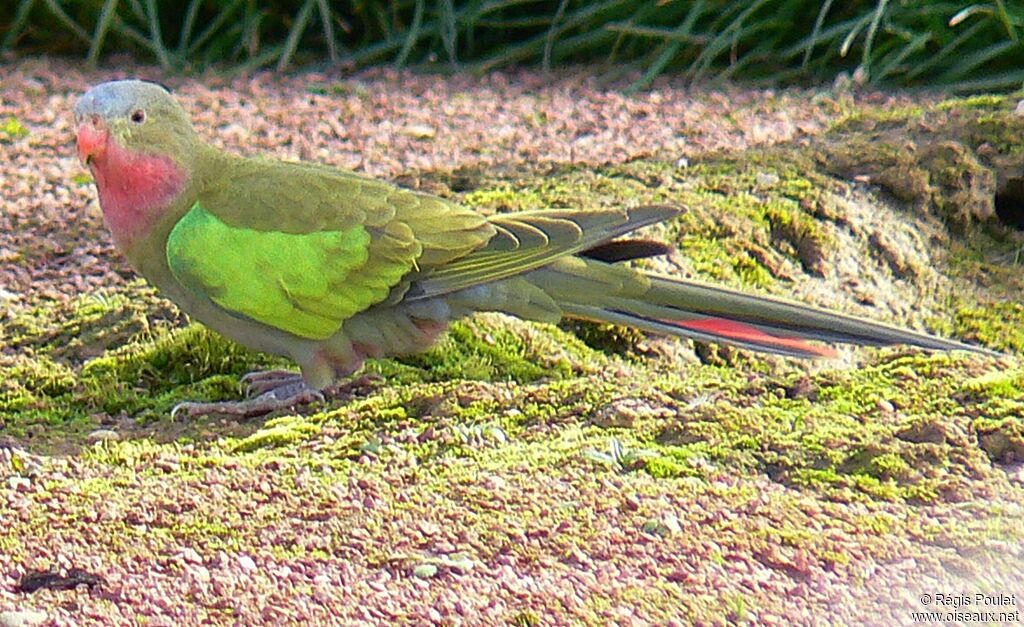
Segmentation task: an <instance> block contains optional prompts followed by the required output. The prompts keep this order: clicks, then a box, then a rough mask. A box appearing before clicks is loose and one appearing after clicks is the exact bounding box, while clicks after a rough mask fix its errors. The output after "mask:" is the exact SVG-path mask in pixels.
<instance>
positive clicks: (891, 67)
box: [0, 0, 1024, 92]
mask: <svg viewBox="0 0 1024 627" xmlns="http://www.w3.org/2000/svg"><path fill="white" fill-rule="evenodd" d="M1022 26H1024V2H1022V1H1020V0H996V1H994V2H976V3H970V2H964V1H949V2H946V1H934V0H874V1H866V0H847V1H843V2H837V1H835V0H822V1H818V2H812V1H809V0H746V1H742V2H735V1H732V2H730V1H726V0H695V1H681V0H642V1H636V0H590V1H587V0H464V1H458V0H435V1H428V0H389V1H384V0H348V1H340V2H339V1H331V0H186V1H180V2H179V1H170V0H9V1H7V2H3V3H0V51H14V52H16V53H18V54H57V55H72V56H79V57H84V58H85V59H87V60H88V62H89V63H92V64H96V63H100V62H103V61H105V60H109V59H110V57H111V55H114V54H116V53H129V54H131V55H133V56H134V57H136V58H139V59H141V60H144V61H155V62H157V63H159V64H160V65H161V66H163V67H164V68H165V69H175V70H184V71H189V70H196V69H203V68H206V67H209V66H211V65H218V66H229V67H231V68H234V69H239V70H243V71H246V70H251V69H254V68H258V67H275V68H276V69H278V70H283V69H286V68H289V67H294V66H296V65H303V66H317V65H320V66H323V65H328V64H344V65H346V66H349V67H360V66H364V65H368V64H381V63H388V64H393V65H394V66H396V67H406V66H412V67H416V68H424V69H433V70H439V71H477V72H479V71H485V70H488V69H493V68H507V67H510V66H516V65H524V64H525V65H531V66H539V67H542V68H544V69H550V68H552V67H556V66H559V65H564V64H572V63H596V64H603V65H605V66H606V67H605V72H604V73H605V75H607V76H608V77H610V78H619V77H620V75H622V74H625V75H627V76H628V77H629V84H630V88H631V89H640V88H643V87H646V86H647V85H649V84H650V82H651V81H652V80H653V79H654V78H656V77H657V76H659V75H661V74H663V73H668V72H670V73H673V74H682V75H683V76H684V77H686V78H688V79H689V80H692V81H694V82H697V83H707V82H713V81H721V80H725V79H742V80H745V81H753V82H756V83H770V84H808V83H810V84H813V83H821V82H828V81H833V80H835V79H836V77H838V76H844V75H845V76H846V77H848V78H850V79H851V80H854V81H856V82H857V83H865V84H867V85H869V86H883V85H884V86H890V87H891V86H922V87H940V88H944V89H952V90H956V91H965V92H966V91H979V90H1010V89H1016V88H1019V87H1020V86H1021V84H1022V81H1024V46H1022V42H1021V29H1022Z"/></svg>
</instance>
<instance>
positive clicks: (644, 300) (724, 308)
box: [526, 257, 998, 357]
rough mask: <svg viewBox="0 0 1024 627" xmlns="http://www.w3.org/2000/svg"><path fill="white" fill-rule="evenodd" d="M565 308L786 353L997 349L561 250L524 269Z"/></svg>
mask: <svg viewBox="0 0 1024 627" xmlns="http://www.w3.org/2000/svg"><path fill="white" fill-rule="evenodd" d="M526 278H527V279H528V280H529V281H530V282H531V283H533V284H534V285H536V286H538V287H540V288H541V289H543V290H544V291H545V292H546V293H547V294H549V295H550V296H551V298H552V299H554V301H555V302H556V303H557V304H558V306H559V307H560V308H561V310H562V311H563V312H564V313H565V315H568V316H572V317H576V318H583V319H589V320H596V321H603V322H610V323H614V324H622V325H626V326H631V327H636V328H638V329H641V330H645V331H650V332H655V333H662V334H668V335H676V336H681V337H687V338H691V339H695V340H702V341H709V342H720V343H726V344H732V345H735V346H739V347H741V348H746V349H750V350H754V351H759V352H766V353H774V354H779V355H787V356H791V357H832V356H834V355H835V351H834V350H833V349H831V348H830V347H827V346H823V345H820V344H815V343H812V341H823V342H830V343H842V344H856V345H867V346H886V345H892V344H907V345H911V346H919V347H922V348H927V349H936V350H965V351H972V352H976V353H983V354H988V355H998V353H995V352H993V351H989V350H987V349H984V348H980V347H977V346H971V345H968V344H963V343H960V342H957V341H953V340H946V339H943V338H939V337H935V336H932V335H928V334H926V333H919V332H916V331H910V330H907V329H901V328H898V327H895V326H891V325H888V324H883V323H880V322H874V321H871V320H866V319H863V318H858V317H855V316H850V315H846V314H840V313H835V312H831V311H827V310H824V309H819V308H817V307H812V306H809V305H803V304H799V303H794V302H789V301H785V300H781V299H778V298H772V297H769V296H760V295H753V294H744V293H741V292H737V291H734V290H729V289H725V288H722V287H716V286H712V285H704V284H702V283H697V282H693V281H685V280H681V279H674V278H668V277H661V276H656V275H650V274H645V273H642V272H639V271H637V270H634V269H631V268H627V267H622V266H615V265H611V264H607V263H602V262H600V261H595V260H590V259H581V258H579V257H575V258H563V259H559V260H557V261H556V262H555V263H552V264H551V265H549V266H546V267H544V268H541V269H539V270H536V271H534V272H531V273H529V274H527V275H526Z"/></svg>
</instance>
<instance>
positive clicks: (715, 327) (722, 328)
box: [660, 318, 838, 358]
mask: <svg viewBox="0 0 1024 627" xmlns="http://www.w3.org/2000/svg"><path fill="white" fill-rule="evenodd" d="M660 322H663V323H665V324H670V325H672V326H674V327H679V328H682V329H692V330H694V331H700V332H702V333H707V334H709V335H714V336H717V337H720V338H722V339H724V340H736V341H738V342H749V343H751V344H763V345H764V346H776V347H779V348H789V349H795V350H799V351H803V352H806V353H811V354H813V355H818V356H820V357H828V358H834V357H836V356H837V355H838V353H836V351H835V350H834V349H833V348H831V347H829V346H821V345H818V344H811V343H810V342H807V341H805V340H799V339H796V338H792V337H778V336H775V335H771V334H768V333H765V332H764V331H762V330H761V329H758V328H757V327H752V326H750V325H749V324H743V323H742V322H736V321H735V320H725V319H722V318H704V319H701V320H660Z"/></svg>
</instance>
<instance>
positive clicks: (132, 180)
mask: <svg viewBox="0 0 1024 627" xmlns="http://www.w3.org/2000/svg"><path fill="white" fill-rule="evenodd" d="M90 167H91V169H92V174H93V177H94V178H95V179H96V189H97V190H99V194H100V207H101V208H102V209H103V217H104V218H105V219H106V222H107V226H108V227H109V228H110V232H111V233H113V235H114V239H115V240H117V242H118V243H119V244H121V245H122V246H124V245H130V244H131V243H133V242H134V241H135V240H136V239H138V238H140V237H145V236H146V235H147V234H148V233H149V230H150V229H151V228H152V227H153V225H154V223H155V222H156V220H157V218H159V217H160V215H161V213H162V212H163V210H164V209H165V208H166V207H167V205H168V204H170V203H171V201H173V200H174V197H175V196H177V195H178V193H180V192H181V190H182V188H183V187H184V185H185V177H186V174H185V171H184V170H183V169H182V168H181V167H180V166H178V164H176V163H175V162H174V160H172V159H171V158H170V157H163V156H157V155H147V154H143V153H136V152H131V151H130V150H127V149H125V148H122V147H121V146H119V145H118V144H117V142H115V141H114V140H113V139H112V138H110V139H108V140H107V146H106V150H105V151H104V152H103V154H102V155H101V156H98V157H96V158H94V159H93V160H92V163H91V166H90Z"/></svg>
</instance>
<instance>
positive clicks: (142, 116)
mask: <svg viewBox="0 0 1024 627" xmlns="http://www.w3.org/2000/svg"><path fill="white" fill-rule="evenodd" d="M131 121H132V122H135V123H136V124H142V123H143V122H145V121H146V112H145V111H143V110H142V109H136V110H134V111H132V117H131Z"/></svg>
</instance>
